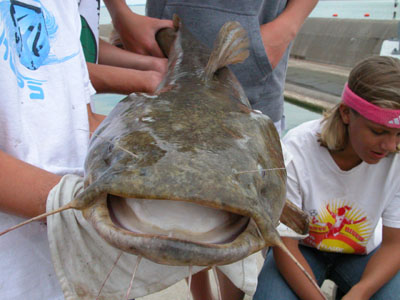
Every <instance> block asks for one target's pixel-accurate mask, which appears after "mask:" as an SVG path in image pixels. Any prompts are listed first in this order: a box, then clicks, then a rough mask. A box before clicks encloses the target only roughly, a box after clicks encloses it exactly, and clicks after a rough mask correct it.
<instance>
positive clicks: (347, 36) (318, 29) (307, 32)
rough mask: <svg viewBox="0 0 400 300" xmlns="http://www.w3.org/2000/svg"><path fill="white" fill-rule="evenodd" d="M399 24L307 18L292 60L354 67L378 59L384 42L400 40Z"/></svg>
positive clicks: (393, 22) (293, 49)
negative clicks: (372, 57)
mask: <svg viewBox="0 0 400 300" xmlns="http://www.w3.org/2000/svg"><path fill="white" fill-rule="evenodd" d="M398 23H399V21H394V20H354V19H333V18H308V19H307V21H306V22H305V23H304V25H303V27H302V29H301V30H300V32H299V33H298V35H297V37H296V39H295V41H294V44H293V48H292V51H291V57H293V58H297V59H304V60H307V61H314V62H319V63H325V64H333V65H338V66H343V67H353V66H354V65H355V64H356V63H357V62H358V61H360V60H361V59H363V58H366V57H368V56H371V55H379V52H380V50H381V46H382V42H383V41H384V40H388V39H393V38H397V37H398V25H399V24H398Z"/></svg>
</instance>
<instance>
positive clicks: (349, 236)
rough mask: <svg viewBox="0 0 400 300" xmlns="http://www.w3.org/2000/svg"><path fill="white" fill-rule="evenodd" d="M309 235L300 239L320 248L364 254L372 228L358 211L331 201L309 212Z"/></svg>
mask: <svg viewBox="0 0 400 300" xmlns="http://www.w3.org/2000/svg"><path fill="white" fill-rule="evenodd" d="M309 234H310V235H309V237H307V238H306V239H305V240H304V241H303V242H304V243H305V244H307V245H310V246H312V247H315V248H317V249H319V250H321V251H328V252H341V253H356V254H365V253H366V245H367V242H368V239H369V238H370V236H371V234H372V230H371V226H370V225H369V222H368V221H367V217H366V216H365V214H364V213H362V212H361V211H360V210H358V209H353V208H352V207H351V206H349V205H346V204H344V203H334V204H327V205H326V206H325V207H324V208H323V209H321V210H320V211H319V212H318V214H315V215H312V221H311V224H310V232H309Z"/></svg>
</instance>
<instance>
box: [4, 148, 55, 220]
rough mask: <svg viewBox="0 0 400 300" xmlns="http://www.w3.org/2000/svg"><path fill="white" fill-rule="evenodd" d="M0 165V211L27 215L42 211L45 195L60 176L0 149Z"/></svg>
mask: <svg viewBox="0 0 400 300" xmlns="http://www.w3.org/2000/svg"><path fill="white" fill-rule="evenodd" d="M0 166H1V168H0V191H1V193H0V210H1V211H3V212H6V213H9V214H13V215H17V216H21V217H27V218H31V217H35V216H37V215H40V214H42V213H45V212H46V200H47V195H48V194H49V192H50V190H51V189H52V188H53V187H54V186H55V185H56V184H57V183H58V182H59V181H60V179H61V176H58V175H56V174H53V173H50V172H47V171H45V170H43V169H40V168H37V167H35V166H33V165H30V164H28V163H25V162H23V161H21V160H19V159H16V158H15V157H13V156H11V155H9V154H7V153H5V152H3V151H0Z"/></svg>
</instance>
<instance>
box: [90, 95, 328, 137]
mask: <svg viewBox="0 0 400 300" xmlns="http://www.w3.org/2000/svg"><path fill="white" fill-rule="evenodd" d="M125 97H126V96H125V95H117V94H97V95H95V96H94V105H95V111H96V112H97V113H99V114H104V115H107V114H108V113H109V112H110V111H111V110H112V109H113V107H114V106H115V105H116V104H117V103H118V102H119V101H120V100H121V99H123V98H125ZM284 107H285V120H286V130H285V131H284V132H283V134H285V133H286V132H287V131H288V130H289V129H291V128H293V127H296V126H297V125H300V124H301V123H303V122H306V121H309V120H315V119H319V118H320V117H321V115H320V114H319V113H316V112H313V111H310V110H308V109H305V108H303V107H300V106H297V105H294V104H291V103H288V102H285V106H284Z"/></svg>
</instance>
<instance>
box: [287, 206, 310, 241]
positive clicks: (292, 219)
mask: <svg viewBox="0 0 400 300" xmlns="http://www.w3.org/2000/svg"><path fill="white" fill-rule="evenodd" d="M280 221H281V222H282V223H283V224H285V225H286V226H288V227H289V228H291V229H293V230H294V231H295V232H297V233H298V234H301V235H304V234H307V233H308V226H309V224H310V218H309V216H308V215H307V214H306V213H305V212H304V211H302V210H301V209H300V208H298V207H297V206H296V205H294V204H293V203H292V202H290V201H289V200H287V199H286V203H285V206H284V208H283V211H282V214H281V218H280Z"/></svg>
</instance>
